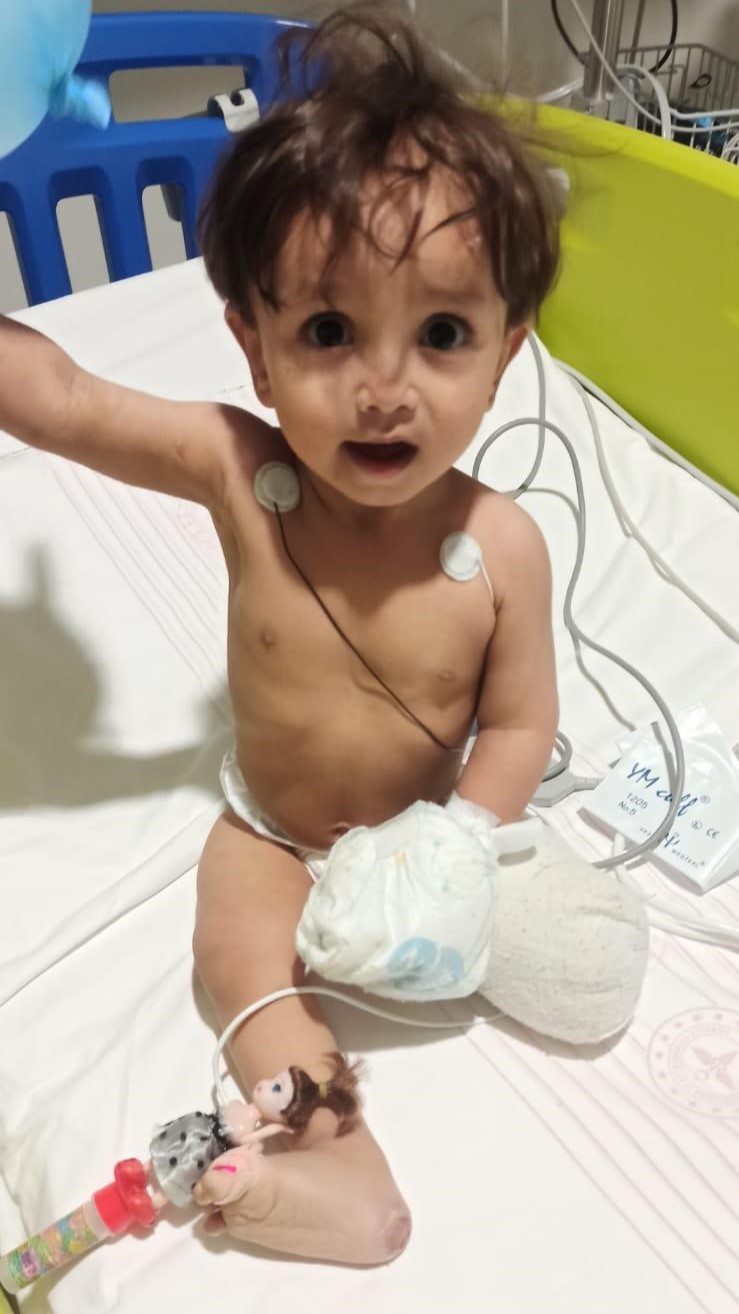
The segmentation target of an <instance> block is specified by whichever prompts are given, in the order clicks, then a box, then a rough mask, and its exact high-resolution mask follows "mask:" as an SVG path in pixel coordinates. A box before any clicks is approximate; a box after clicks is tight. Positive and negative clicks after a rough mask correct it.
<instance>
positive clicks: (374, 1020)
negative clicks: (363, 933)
mask: <svg viewBox="0 0 739 1314" xmlns="http://www.w3.org/2000/svg"><path fill="white" fill-rule="evenodd" d="M305 984H306V985H315V986H328V987H329V989H331V990H338V991H340V993H341V994H342V995H347V996H348V997H349V998H350V999H356V1000H357V1001H358V1002H359V1003H366V1004H370V1005H375V1006H376V1007H377V1008H384V1009H387V1011H388V1012H389V1013H394V1014H397V1016H398V1017H401V1018H405V1019H407V1020H409V1021H412V1020H413V1019H414V1018H417V1019H418V1021H419V1022H444V1021H447V1020H452V1019H454V1020H456V1019H459V1021H460V1028H459V1029H458V1030H455V1029H454V1028H453V1027H450V1028H449V1030H448V1031H447V1030H443V1031H433V1030H431V1029H428V1030H426V1029H424V1028H423V1027H418V1028H417V1029H415V1030H414V1028H413V1026H404V1025H402V1024H401V1025H399V1024H398V1023H397V1022H391V1021H390V1020H388V1019H385V1018H379V1017H374V1016H373V1015H372V1014H371V1013H363V1012H361V1011H360V1009H357V1008H352V1007H351V1006H350V1005H349V1004H345V1003H342V1002H341V1000H338V999H330V998H329V999H327V998H325V997H324V998H321V997H320V996H319V997H315V998H314V999H311V998H310V997H304V1003H305V1006H306V1008H307V1009H308V1010H309V1011H310V1012H313V1011H314V1010H315V1012H316V1013H317V1011H318V1009H319V1008H320V1009H321V1011H322V1012H323V1014H324V1015H325V1017H326V1020H327V1022H328V1024H329V1026H330V1028H331V1030H332V1032H333V1034H334V1036H335V1037H336V1041H337V1043H338V1046H339V1048H340V1049H342V1050H344V1051H346V1052H347V1053H350V1054H361V1055H363V1056H365V1055H367V1054H372V1053H373V1052H375V1051H376V1052H378V1053H379V1052H381V1051H385V1052H387V1051H390V1050H394V1049H404V1050H412V1049H421V1048H423V1049H425V1048H427V1047H428V1046H429V1045H439V1044H441V1043H442V1042H443V1041H444V1040H445V1039H446V1040H448V1039H449V1037H455V1036H456V1037H459V1038H460V1039H463V1040H465V1041H466V1043H467V1044H470V1045H472V1046H473V1048H474V1049H476V1051H477V1054H478V1057H479V1059H480V1062H481V1063H482V1064H487V1065H488V1066H490V1067H493V1068H495V1052H494V1049H493V1048H492V1047H491V1044H490V1041H489V1039H488V1041H487V1043H485V1042H484V1040H483V1035H485V1036H487V1037H489V1036H490V1034H491V1032H497V1033H498V1034H499V1035H500V1043H501V1045H502V1046H503V1047H504V1049H505V1051H506V1052H508V1050H509V1044H510V1042H511V1041H514V1042H515V1043H516V1045H525V1046H528V1047H529V1048H531V1049H537V1050H539V1052H540V1053H542V1054H546V1055H550V1056H551V1057H552V1058H558V1059H563V1060H564V1061H565V1062H570V1063H592V1062H593V1060H594V1059H598V1058H601V1057H603V1055H605V1054H608V1053H610V1051H611V1050H612V1049H615V1047H616V1046H617V1045H618V1044H620V1042H621V1040H622V1039H623V1036H624V1032H623V1031H618V1032H616V1034H615V1035H614V1036H609V1037H608V1039H607V1040H602V1041H600V1042H599V1043H598V1044H596V1045H570V1044H568V1043H567V1042H566V1041H563V1040H555V1039H554V1038H553V1037H552V1036H544V1035H542V1034H541V1033H540V1032H538V1031H532V1030H531V1029H530V1028H529V1027H525V1026H523V1025H522V1024H521V1023H520V1022H516V1021H515V1020H514V1018H512V1017H506V1016H505V1015H502V1016H501V1017H497V1018H496V1019H495V1021H494V1022H491V1023H490V1026H489V1027H482V1026H476V1027H473V1028H472V1029H471V1030H470V1029H469V1028H468V1029H467V1030H463V1029H462V1025H461V1023H462V1021H463V1020H464V1019H467V1020H469V1019H470V1018H472V1017H473V1016H475V1015H477V1016H480V1015H484V1014H486V1013H491V1012H493V1011H494V1008H493V1006H492V1005H491V1004H490V1003H489V1002H488V1001H487V999H483V997H482V995H471V996H470V997H469V999H462V1000H459V999H457V1000H454V1001H452V1002H449V1003H429V1004H399V1003H398V1002H397V1000H394V999H393V1000H391V999H383V998H381V997H380V996H379V995H371V994H367V993H366V992H365V991H363V990H359V989H357V988H356V987H353V986H345V985H341V984H340V983H338V982H336V981H325V980H324V979H323V977H321V976H316V975H313V974H310V975H309V976H308V977H307V979H306V981H305ZM192 996H193V1001H194V1004H195V1007H196V1009H197V1012H198V1014H199V1016H200V1017H201V1019H202V1020H203V1022H204V1023H205V1025H206V1026H207V1027H209V1028H210V1029H211V1031H212V1032H213V1046H214V1048H215V1044H216V1041H217V1040H218V1037H219V1035H220V1027H219V1026H218V1020H217V1018H216V1015H215V1012H214V1011H213V1007H212V1004H211V1002H210V999H209V998H208V995H207V994H206V992H205V990H204V988H203V986H202V985H201V983H200V978H199V977H198V974H197V972H196V971H195V968H193V971H192ZM448 1053H449V1073H450V1074H451V1073H452V1072H453V1064H454V1058H453V1054H452V1052H451V1051H448ZM226 1060H228V1051H226ZM226 1060H223V1059H222V1061H221V1071H223V1070H224V1067H223V1064H224V1062H225V1061H226ZM227 1070H228V1071H229V1072H230V1073H231V1077H232V1080H233V1082H234V1087H233V1088H234V1089H235V1087H237V1086H238V1081H237V1080H236V1078H235V1077H234V1076H233V1069H232V1068H231V1065H230V1060H228V1062H227ZM367 1075H368V1079H369V1080H370V1081H371V1079H372V1063H371V1061H370V1062H369V1063H368V1072H367Z"/></svg>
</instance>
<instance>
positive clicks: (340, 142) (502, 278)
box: [200, 4, 559, 508]
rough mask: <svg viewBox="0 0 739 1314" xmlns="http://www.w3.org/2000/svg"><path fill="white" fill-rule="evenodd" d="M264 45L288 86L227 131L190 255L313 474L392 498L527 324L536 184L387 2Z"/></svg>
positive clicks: (535, 282) (458, 439)
mask: <svg viewBox="0 0 739 1314" xmlns="http://www.w3.org/2000/svg"><path fill="white" fill-rule="evenodd" d="M282 56H283V68H284V70H285V71H286V78H288V79H289V80H288V82H287V88H288V93H289V96H288V98H287V99H284V100H282V101H280V102H279V103H278V104H277V105H275V106H274V108H272V109H270V110H269V112H268V113H267V114H266V115H265V116H264V118H263V119H261V120H260V121H259V122H258V123H257V124H255V125H254V126H253V127H252V128H249V129H248V130H247V131H246V132H244V133H243V134H241V136H240V137H239V138H238V139H237V141H236V143H235V146H234V147H233V149H232V150H231V152H230V153H229V155H228V157H227V158H226V160H225V161H224V163H223V165H222V166H221V168H220V170H219V172H218V174H217V177H216V180H215V183H214V186H213V188H212V190H211V193H210V197H209V199H208V202H207V204H206V207H205V209H204V212H203V215H202V219H201V230H200V231H201V241H202V246H203V252H204V255H205V262H206V266H207V269H208V272H209V274H210V277H211V279H212V281H213V284H214V286H215V288H216V290H217V291H218V292H219V293H220V295H221V296H222V297H223V299H224V300H225V302H226V318H227V321H228V323H229V326H230V327H231V329H232V331H233V332H234V334H235V336H236V338H237V340H238V342H239V343H240V345H241V346H242V348H243V350H244V352H245V353H246V356H247V358H248V361H249V365H250V367H251V372H252V376H253V380H254V386H255V389H256V392H257V395H258V397H259V399H260V401H262V403H263V404H264V405H266V406H270V407H274V409H275V410H276V412H277V415H278V418H279V421H280V425H281V428H282V431H283V433H284V435H285V438H286V440H287V442H288V444H289V446H290V447H291V448H292V450H293V452H294V453H295V455H296V456H297V457H298V459H299V461H301V462H302V464H303V465H304V467H305V468H306V471H307V472H308V474H309V476H310V477H312V478H313V480H314V481H315V483H316V485H317V486H319V487H320V488H322V489H323V491H324V492H325V493H326V494H329V493H332V494H334V495H335V494H338V495H339V496H340V497H341V498H347V499H349V501H350V502H353V503H358V504H360V505H362V506H365V507H377V508H387V507H393V506H399V505H401V504H403V503H406V502H409V501H410V500H411V499H412V498H415V497H417V496H418V495H420V494H421V493H423V492H424V490H425V489H427V488H430V487H431V486H432V485H433V484H434V483H435V482H436V481H437V480H438V479H439V478H440V477H441V476H442V475H443V474H444V473H445V472H446V471H447V470H449V469H450V467H451V466H452V465H453V463H454V461H455V460H457V458H458V457H459V456H460V455H461V454H462V452H463V451H464V450H465V449H466V447H467V446H468V445H469V443H470V441H471V439H472V438H473V437H474V434H475V432H476V431H477V428H478V426H479V424H480V421H481V419H482V416H483V414H484V412H485V411H486V410H487V408H488V407H489V406H490V404H491V402H492V399H493V397H494V396H495V392H496V389H497V386H498V382H499V380H500V377H501V375H502V373H503V370H504V369H505V367H506V365H507V364H508V362H509V360H510V359H511V358H512V357H513V356H514V355H515V353H516V351H517V350H518V348H519V347H520V345H521V343H522V342H523V340H524V338H525V336H526V332H527V329H528V326H529V325H531V324H532V323H533V322H534V321H535V318H536V314H537V312H538V309H539V306H540V305H541V302H542V301H543V300H544V297H545V296H546V294H547V292H548V291H549V289H550V287H551V286H552V283H553V281H554V278H555V275H556V270H557V262H558V252H559V247H558V234H557V228H558V210H557V204H556V199H555V196H554V193H553V189H552V185H551V184H550V183H549V181H548V178H547V175H546V172H545V169H544V167H543V165H541V164H540V163H539V162H538V161H535V160H534V159H533V158H532V157H530V155H529V154H528V151H527V149H526V148H525V147H524V145H523V142H522V140H521V138H520V137H519V136H518V135H517V132H516V130H515V129H514V128H512V127H511V126H510V125H509V123H508V122H506V121H505V120H504V119H502V118H500V117H498V116H495V115H492V114H490V113H488V112H487V111H486V110H483V109H481V108H479V107H478V106H477V105H475V104H474V103H472V101H471V99H470V98H469V91H470V88H469V87H467V86H465V85H464V83H463V82H462V81H461V79H460V78H459V76H457V75H456V74H452V73H450V71H449V70H448V68H447V66H446V65H444V64H443V63H442V62H441V61H440V60H439V58H438V57H437V56H436V55H435V54H434V52H433V51H431V50H430V49H429V48H428V47H427V46H426V45H425V44H424V43H423V42H422V40H421V38H420V37H419V36H418V34H417V33H416V31H415V30H414V29H413V27H412V26H411V25H410V23H409V22H408V20H407V19H403V18H401V17H399V16H398V15H397V14H396V13H395V12H394V11H392V10H388V9H386V8H385V7H384V6H382V5H377V4H372V5H362V6H360V7H354V8H351V9H348V10H343V11H339V12H338V13H336V14H334V15H333V16H332V17H331V18H329V19H327V20H326V21H325V22H324V23H323V24H322V25H321V26H320V27H318V28H317V29H315V30H310V29H307V30H297V31H296V30H292V31H289V32H288V33H287V34H286V37H284V38H283V48H282ZM298 82H299V83H300V86H299V87H298V86H297V84H298Z"/></svg>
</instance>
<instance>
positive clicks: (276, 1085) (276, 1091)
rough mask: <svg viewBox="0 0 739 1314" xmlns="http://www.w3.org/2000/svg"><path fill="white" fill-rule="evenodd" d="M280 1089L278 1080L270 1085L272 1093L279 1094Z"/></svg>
mask: <svg viewBox="0 0 739 1314" xmlns="http://www.w3.org/2000/svg"><path fill="white" fill-rule="evenodd" d="M281 1090H282V1086H281V1085H280V1083H279V1081H276V1082H275V1084H274V1086H273V1087H272V1094H273V1095H279V1093H280V1091H281Z"/></svg>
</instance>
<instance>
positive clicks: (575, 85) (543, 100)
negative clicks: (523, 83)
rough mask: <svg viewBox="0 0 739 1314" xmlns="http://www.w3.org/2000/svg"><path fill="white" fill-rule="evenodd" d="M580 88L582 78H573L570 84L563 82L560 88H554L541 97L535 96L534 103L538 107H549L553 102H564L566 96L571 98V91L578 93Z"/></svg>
mask: <svg viewBox="0 0 739 1314" xmlns="http://www.w3.org/2000/svg"><path fill="white" fill-rule="evenodd" d="M581 87H582V78H574V79H573V81H572V82H565V84H564V86H562V87H555V88H554V90H553V91H545V92H544V95H543V96H536V97H535V99H536V102H537V104H539V105H551V104H553V103H554V101H555V100H564V99H565V97H566V96H571V95H572V92H573V91H579V90H580V88H581Z"/></svg>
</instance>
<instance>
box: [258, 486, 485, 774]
mask: <svg viewBox="0 0 739 1314" xmlns="http://www.w3.org/2000/svg"><path fill="white" fill-rule="evenodd" d="M272 505H273V506H274V509H275V515H276V516H277V523H278V525H279V526H280V534H281V535H282V546H283V547H284V549H285V552H286V554H287V558H288V560H289V561H290V563H291V565H292V566H293V568H294V569H295V570H296V571H297V572H298V574H299V576H300V578H301V579H302V581H303V583H304V584H305V585H307V587H308V588H309V589H310V591H311V593H312V594H313V597H314V598H315V600H316V602H317V603H318V605H319V607H320V608H321V611H322V612H323V613H324V615H325V616H326V617H327V619H328V620H329V621H330V622H331V624H332V625H333V627H334V629H335V630H336V633H337V634H339V635H340V636H341V638H342V639H343V640H344V643H345V644H346V645H347V647H349V648H351V650H352V652H353V653H354V656H355V657H357V658H358V659H359V661H360V662H361V663H362V665H363V666H364V667H365V668H366V669H367V670H368V671H369V673H370V675H371V676H373V677H374V679H375V680H377V682H378V684H381V685H382V687H383V689H384V690H385V692H386V693H389V694H390V697H391V698H394V699H395V702H396V703H397V704H398V706H399V707H402V709H403V711H404V712H405V714H406V716H409V717H410V718H411V720H412V721H415V723H416V725H417V726H418V727H419V729H421V730H423V731H424V733H425V734H427V735H428V737H429V739H433V741H434V743H435V744H437V745H438V747H439V748H443V749H444V750H445V751H446V752H447V753H462V752H464V749H463V748H452V747H451V746H450V745H449V744H445V743H444V741H443V740H442V739H439V738H438V736H437V735H435V734H434V732H433V730H429V728H428V726H427V725H424V723H423V721H421V720H420V719H419V718H418V717H417V716H416V714H415V712H412V711H411V709H410V707H407V706H406V704H405V703H404V702H403V699H402V698H399V697H398V695H397V694H396V693H394V692H393V690H392V689H391V688H390V685H389V684H385V681H384V680H383V678H382V676H381V675H378V674H377V671H376V670H375V669H374V667H372V666H370V664H369V662H368V661H367V660H366V659H365V658H364V657H363V656H362V654H361V652H360V651H359V649H358V648H355V646H354V644H353V643H352V641H351V639H350V638H349V637H348V635H346V634H345V633H344V631H343V630H342V628H341V626H340V625H339V623H338V621H335V620H334V618H333V616H332V615H331V612H330V611H329V609H328V607H327V606H326V604H325V602H324V601H323V599H322V598H321V597H320V596H319V594H318V593H317V592H316V590H315V589H314V587H313V585H312V584H311V582H310V580H309V579H308V576H307V575H306V574H305V571H304V570H302V569H301V567H300V566H299V565H298V563H297V561H296V560H295V558H294V556H293V554H292V552H291V551H290V549H289V547H288V545H287V538H286V536H285V526H284V525H283V523H282V516H281V515H280V510H279V507H278V506H277V503H276V502H273V503H272Z"/></svg>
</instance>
